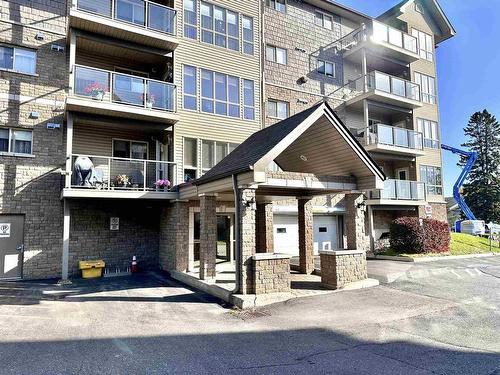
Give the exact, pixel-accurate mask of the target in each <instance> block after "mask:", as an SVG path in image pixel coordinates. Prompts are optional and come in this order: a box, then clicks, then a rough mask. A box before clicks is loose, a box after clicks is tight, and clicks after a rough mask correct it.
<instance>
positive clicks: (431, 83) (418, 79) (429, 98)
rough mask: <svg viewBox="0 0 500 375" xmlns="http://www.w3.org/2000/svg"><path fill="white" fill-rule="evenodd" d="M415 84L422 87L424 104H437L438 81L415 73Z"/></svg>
mask: <svg viewBox="0 0 500 375" xmlns="http://www.w3.org/2000/svg"><path fill="white" fill-rule="evenodd" d="M415 83H417V84H419V85H420V91H421V93H422V101H423V102H424V103H429V104H436V103H437V98H436V79H435V78H434V77H430V76H427V75H425V74H422V73H417V72H415Z"/></svg>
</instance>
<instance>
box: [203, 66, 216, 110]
mask: <svg viewBox="0 0 500 375" xmlns="http://www.w3.org/2000/svg"><path fill="white" fill-rule="evenodd" d="M201 111H202V112H208V113H214V73H213V72H211V71H209V70H205V69H202V70H201Z"/></svg>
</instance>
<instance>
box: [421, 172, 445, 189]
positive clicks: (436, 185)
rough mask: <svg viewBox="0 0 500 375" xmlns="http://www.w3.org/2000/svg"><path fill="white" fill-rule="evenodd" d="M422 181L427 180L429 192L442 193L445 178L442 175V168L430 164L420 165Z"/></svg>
mask: <svg viewBox="0 0 500 375" xmlns="http://www.w3.org/2000/svg"><path fill="white" fill-rule="evenodd" d="M420 181H421V182H425V186H426V187H427V194H429V195H442V194H443V179H442V176H441V168H440V167H434V166H429V165H421V166H420Z"/></svg>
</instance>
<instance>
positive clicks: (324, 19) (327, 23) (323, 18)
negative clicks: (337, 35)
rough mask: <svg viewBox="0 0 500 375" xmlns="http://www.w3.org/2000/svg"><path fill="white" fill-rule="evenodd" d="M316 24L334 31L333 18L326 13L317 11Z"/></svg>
mask: <svg viewBox="0 0 500 375" xmlns="http://www.w3.org/2000/svg"><path fill="white" fill-rule="evenodd" d="M315 23H316V25H318V26H321V27H323V28H325V29H328V30H332V25H333V17H332V16H330V15H328V14H326V13H322V12H318V11H316V14H315Z"/></svg>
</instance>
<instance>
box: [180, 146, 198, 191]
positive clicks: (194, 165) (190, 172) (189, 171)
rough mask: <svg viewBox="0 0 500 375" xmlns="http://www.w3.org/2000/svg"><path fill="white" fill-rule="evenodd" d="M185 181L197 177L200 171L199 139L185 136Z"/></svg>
mask: <svg viewBox="0 0 500 375" xmlns="http://www.w3.org/2000/svg"><path fill="white" fill-rule="evenodd" d="M183 162H184V163H183V164H184V181H189V180H194V179H196V175H197V171H198V140H196V139H193V138H184V160H183Z"/></svg>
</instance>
